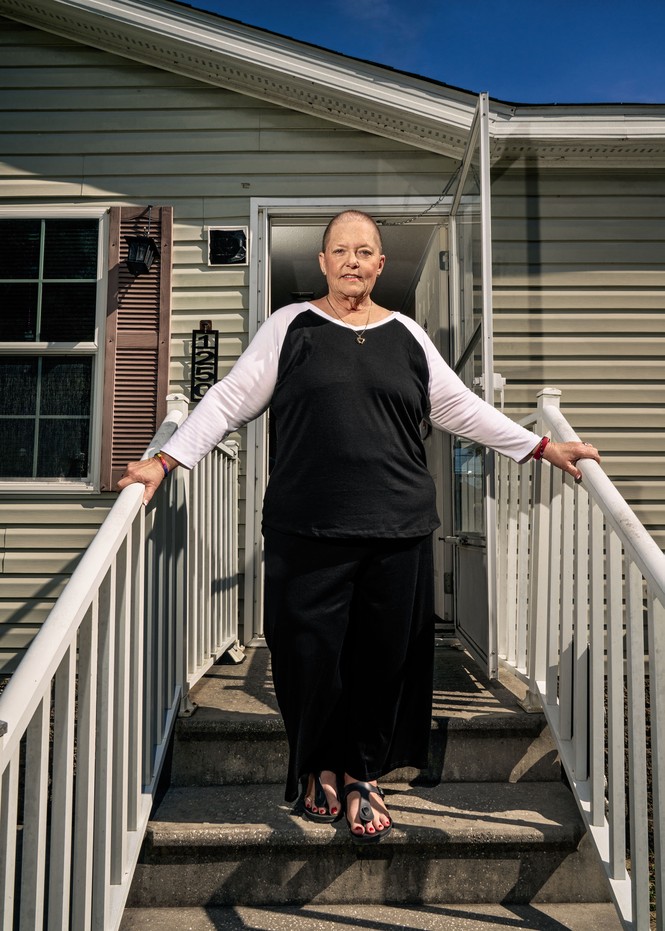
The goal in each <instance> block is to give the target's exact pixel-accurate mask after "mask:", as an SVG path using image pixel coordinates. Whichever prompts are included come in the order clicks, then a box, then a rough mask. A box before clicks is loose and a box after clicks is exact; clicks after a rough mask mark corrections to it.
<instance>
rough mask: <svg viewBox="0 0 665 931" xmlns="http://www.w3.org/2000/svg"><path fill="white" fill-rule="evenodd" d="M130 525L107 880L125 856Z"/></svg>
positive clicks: (122, 590) (116, 877) (119, 635)
mask: <svg viewBox="0 0 665 931" xmlns="http://www.w3.org/2000/svg"><path fill="white" fill-rule="evenodd" d="M131 533H132V531H131V527H130V529H129V532H128V536H127V537H126V538H125V541H124V543H123V544H122V546H121V547H120V549H119V550H118V555H117V557H116V564H115V568H116V571H115V618H114V621H115V648H116V654H115V659H114V663H113V668H114V672H115V677H114V683H113V694H112V697H111V707H112V717H113V757H112V772H111V806H112V815H111V838H110V839H111V860H110V877H111V882H112V883H114V884H118V883H120V882H121V881H122V874H123V870H124V865H125V863H126V860H127V794H128V793H127V787H128V773H127V769H128V760H129V724H128V719H129V644H130V637H129V630H128V627H129V623H130V617H131V612H132V590H131V583H130V581H129V570H130V568H131V558H130V552H131V546H132V537H131Z"/></svg>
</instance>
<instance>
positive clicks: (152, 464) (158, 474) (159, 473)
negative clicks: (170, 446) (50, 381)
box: [118, 453, 178, 504]
mask: <svg viewBox="0 0 665 931" xmlns="http://www.w3.org/2000/svg"><path fill="white" fill-rule="evenodd" d="M162 455H164V454H163V453H162ZM165 458H166V457H165ZM167 462H168V466H169V470H170V469H174V468H175V467H176V466H177V464H178V463H177V462H176V461H175V459H172V458H171V457H170V456H169V457H168V460H167ZM165 478H166V475H165V473H164V469H163V467H162V464H161V463H160V462H159V460H157V459H154V458H152V459H142V460H141V461H140V462H130V463H129V464H128V466H127V468H126V469H125V472H124V475H123V476H122V478H121V479H120V481H119V482H118V488H119V489H120V491H122V489H123V488H126V487H127V486H128V485H134V484H136V483H137V482H140V483H141V484H142V485H145V491H144V493H143V503H144V504H147V503H148V502H149V501H150V499H151V498H152V496H153V495H154V493H155V492H156V491H157V489H158V488H159V486H160V485H161V484H162V482H163V481H164V479H165Z"/></svg>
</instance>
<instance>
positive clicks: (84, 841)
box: [72, 599, 99, 931]
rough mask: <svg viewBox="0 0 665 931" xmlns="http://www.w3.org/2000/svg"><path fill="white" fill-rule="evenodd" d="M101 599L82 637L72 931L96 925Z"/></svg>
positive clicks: (87, 619)
mask: <svg viewBox="0 0 665 931" xmlns="http://www.w3.org/2000/svg"><path fill="white" fill-rule="evenodd" d="M98 621H99V611H98V604H97V600H96V599H95V601H94V602H93V604H92V606H91V607H90V609H89V610H88V612H87V613H86V616H85V618H84V620H83V623H82V624H81V627H80V629H79V638H78V653H79V656H78V723H77V727H76V796H75V802H74V850H73V869H72V888H73V889H75V890H76V894H75V895H73V896H72V931H87V929H88V928H90V927H91V925H92V857H93V832H94V817H95V815H94V812H95V759H96V755H95V746H96V729H97V715H96V703H97V656H98Z"/></svg>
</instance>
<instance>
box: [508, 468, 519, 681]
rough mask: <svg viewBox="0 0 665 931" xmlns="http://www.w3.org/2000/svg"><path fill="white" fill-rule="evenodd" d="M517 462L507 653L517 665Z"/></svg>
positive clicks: (512, 479) (511, 472) (512, 477)
mask: <svg viewBox="0 0 665 931" xmlns="http://www.w3.org/2000/svg"><path fill="white" fill-rule="evenodd" d="M517 470H518V466H517V463H514V462H512V461H511V462H510V463H509V466H508V478H509V494H510V500H509V504H508V540H507V547H506V548H507V551H508V571H507V580H506V582H507V585H506V597H507V610H506V623H507V628H508V629H507V648H506V655H507V657H508V659H509V660H510V662H511V663H513V665H517V624H518V618H517V525H518V514H519V510H518V509H519V481H518V477H517V476H518V471H517Z"/></svg>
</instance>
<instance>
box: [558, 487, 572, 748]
mask: <svg viewBox="0 0 665 931" xmlns="http://www.w3.org/2000/svg"><path fill="white" fill-rule="evenodd" d="M573 494H574V490H573V487H572V485H571V481H570V480H568V479H564V482H563V485H562V488H561V589H560V590H561V595H560V600H559V619H560V620H559V733H560V734H561V739H562V740H570V739H571V737H572V736H573V598H574V594H573V566H574V559H573V556H574V549H573V548H574V542H573Z"/></svg>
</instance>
